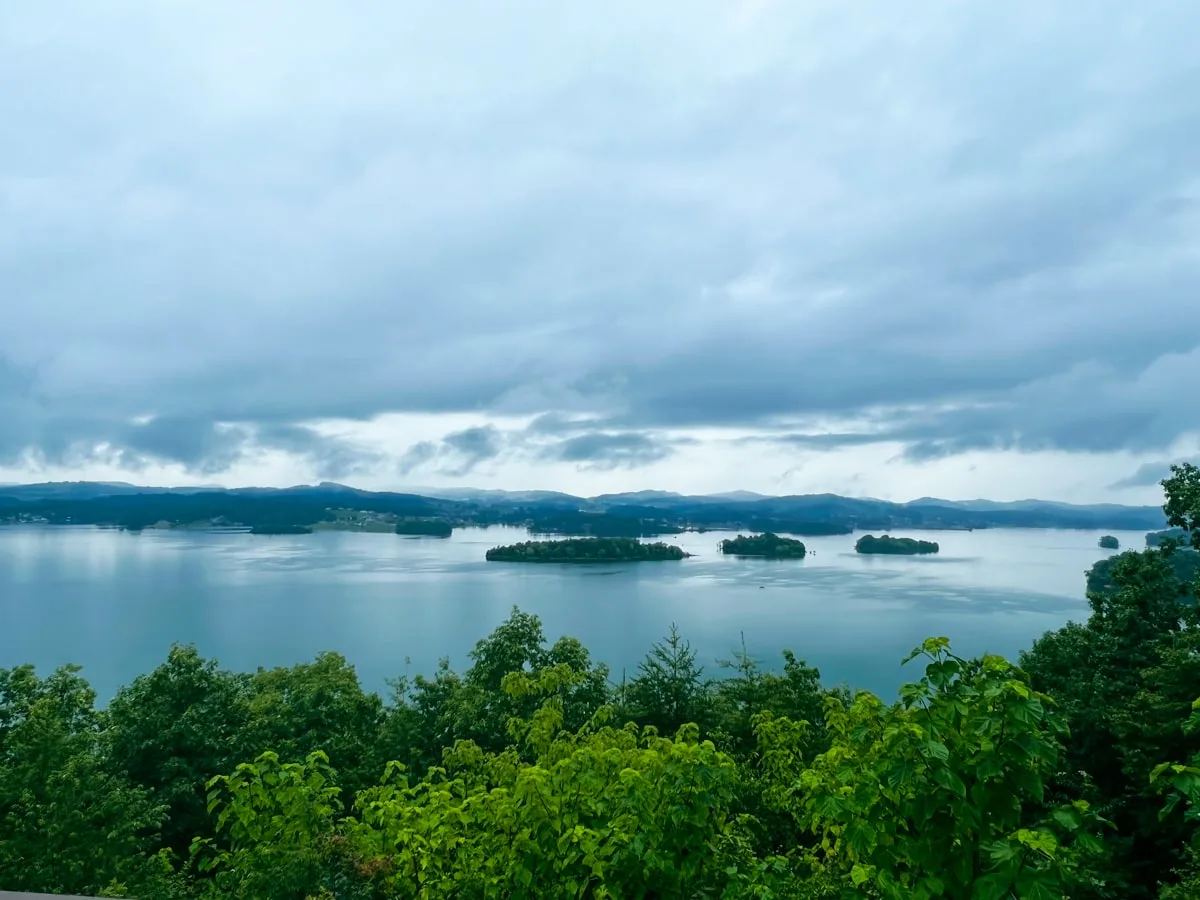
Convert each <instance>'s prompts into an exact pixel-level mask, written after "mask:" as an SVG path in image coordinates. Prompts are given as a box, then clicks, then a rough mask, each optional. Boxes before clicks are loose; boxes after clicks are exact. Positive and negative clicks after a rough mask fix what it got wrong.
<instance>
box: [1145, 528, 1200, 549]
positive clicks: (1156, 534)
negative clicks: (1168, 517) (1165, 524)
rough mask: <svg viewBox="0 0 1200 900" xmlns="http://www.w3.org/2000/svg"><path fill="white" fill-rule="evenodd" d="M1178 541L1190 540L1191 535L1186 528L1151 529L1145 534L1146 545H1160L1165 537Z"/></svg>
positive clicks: (1184, 542)
mask: <svg viewBox="0 0 1200 900" xmlns="http://www.w3.org/2000/svg"><path fill="white" fill-rule="evenodd" d="M1168 538H1169V539H1170V540H1172V541H1176V542H1178V543H1182V544H1187V543H1188V542H1190V541H1191V539H1192V535H1191V532H1189V531H1188V530H1187V529H1186V528H1167V529H1165V530H1163V531H1152V532H1150V534H1148V535H1146V546H1147V547H1161V546H1162V544H1163V542H1164V541H1166V540H1167V539H1168Z"/></svg>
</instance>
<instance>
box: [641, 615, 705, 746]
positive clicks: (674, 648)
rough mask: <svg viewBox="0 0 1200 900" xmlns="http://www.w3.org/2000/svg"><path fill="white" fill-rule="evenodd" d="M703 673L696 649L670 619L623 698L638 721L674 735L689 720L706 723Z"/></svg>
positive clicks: (663, 732)
mask: <svg viewBox="0 0 1200 900" xmlns="http://www.w3.org/2000/svg"><path fill="white" fill-rule="evenodd" d="M703 674H704V669H703V667H701V666H699V665H697V664H696V651H695V650H693V649H692V648H691V645H690V644H688V642H687V641H685V640H684V639H683V638H682V637H680V635H679V630H678V629H677V628H676V627H675V624H674V623H672V624H671V631H670V633H669V634H668V635H667V636H666V637H665V638H664V639H663V640H662V641H659V642H657V643H655V644H654V646H653V647H652V648H651V649H650V652H649V653H648V654H647V655H646V658H645V659H644V660H642V662H641V663H640V664H639V665H638V674H637V676H636V677H635V678H634V679H633V680H632V681H631V682H630V683H629V686H628V693H627V694H626V695H625V696H624V697H623V698H622V699H623V700H624V701H625V703H626V704H627V708H628V711H629V712H630V713H631V714H632V715H633V717H634V718H635V719H636V720H637V721H638V722H640V723H641V724H643V725H647V726H649V727H652V728H654V729H655V730H657V731H658V732H660V733H662V734H667V735H673V734H675V732H677V731H678V730H679V729H680V728H681V727H682V726H683V725H685V724H687V723H690V722H692V723H694V722H704V723H705V724H707V720H708V707H709V696H708V691H707V689H706V687H707V686H706V685H705V683H704V681H703V679H702V676H703Z"/></svg>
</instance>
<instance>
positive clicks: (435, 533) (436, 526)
mask: <svg viewBox="0 0 1200 900" xmlns="http://www.w3.org/2000/svg"><path fill="white" fill-rule="evenodd" d="M453 533H454V526H453V525H451V524H450V523H449V522H442V521H438V520H437V519H401V520H400V521H399V522H397V523H396V534H415V535H424V536H425V537H450V535H452V534H453Z"/></svg>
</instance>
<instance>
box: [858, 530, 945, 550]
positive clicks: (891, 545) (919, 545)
mask: <svg viewBox="0 0 1200 900" xmlns="http://www.w3.org/2000/svg"><path fill="white" fill-rule="evenodd" d="M854 549H855V551H856V552H858V553H886V554H898V555H912V554H914V553H937V552H938V550H939V547H938V545H937V542H936V541H918V540H914V539H913V538H896V537H891V536H889V535H886V534H885V535H883V536H882V537H875V535H873V534H864V535H863V536H862V537H860V538H859V539H858V540H857V541H855V542H854Z"/></svg>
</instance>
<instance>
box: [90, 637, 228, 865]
mask: <svg viewBox="0 0 1200 900" xmlns="http://www.w3.org/2000/svg"><path fill="white" fill-rule="evenodd" d="M248 700H249V688H248V680H247V678H246V677H245V676H241V675H234V674H233V673H231V672H227V671H224V670H222V669H220V668H219V667H218V665H217V662H216V661H215V660H206V659H204V658H203V657H201V656H200V654H199V653H198V652H197V651H196V648H195V647H194V646H190V645H189V646H179V645H175V646H173V647H172V648H171V650H170V652H169V653H168V654H167V660H166V662H164V663H163V664H162V665H160V666H158V667H157V668H156V669H154V671H152V672H150V673H149V674H147V675H140V676H138V677H137V678H136V679H134V681H133V683H132V684H130V685H128V686H126V687H123V688H121V689H120V690H119V691H117V694H116V696H115V697H114V698H113V700H112V702H111V703H109V705H108V710H107V716H106V719H107V728H106V729H105V740H106V742H107V752H106V756H107V759H108V762H109V765H110V767H111V768H112V770H113V771H114V772H118V773H121V774H124V775H126V776H127V777H128V778H129V779H130V780H131V781H132V782H133V783H134V784H137V785H139V786H141V787H143V788H146V789H148V790H149V791H150V792H151V794H152V795H153V797H154V798H155V800H156V802H158V803H161V804H163V805H164V806H165V807H166V810H167V818H166V821H165V822H164V824H163V830H162V839H163V843H164V846H166V847H168V848H170V849H172V850H173V851H175V852H179V853H181V852H183V851H185V850H186V849H187V848H188V845H189V844H190V843H191V841H192V838H194V837H195V836H196V835H199V834H211V830H212V826H211V823H210V821H209V817H208V812H207V808H206V799H205V791H204V785H205V782H207V781H208V780H209V779H210V778H213V777H214V776H216V775H219V774H222V773H224V772H229V771H231V770H232V769H233V767H234V766H235V765H237V764H238V763H239V762H240V761H242V760H243V759H246V758H247V757H248V756H249V754H250V751H249V749H248V747H247V742H246V733H245V732H246V726H247V724H248V722H249V718H250V712H249V704H248Z"/></svg>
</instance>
